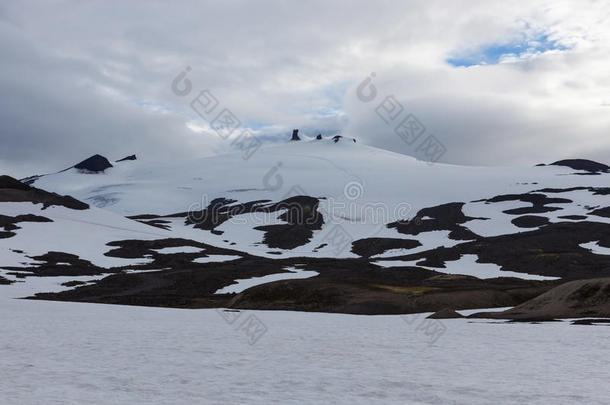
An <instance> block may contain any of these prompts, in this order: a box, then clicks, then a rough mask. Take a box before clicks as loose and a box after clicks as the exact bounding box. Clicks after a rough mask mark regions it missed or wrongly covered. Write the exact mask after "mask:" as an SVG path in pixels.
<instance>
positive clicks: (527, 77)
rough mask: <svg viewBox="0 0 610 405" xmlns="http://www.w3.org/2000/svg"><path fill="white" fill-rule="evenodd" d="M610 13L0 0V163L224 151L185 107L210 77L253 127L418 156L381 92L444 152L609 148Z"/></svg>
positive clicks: (386, 4) (489, 161)
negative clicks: (347, 139)
mask: <svg viewBox="0 0 610 405" xmlns="http://www.w3.org/2000/svg"><path fill="white" fill-rule="evenodd" d="M608 27H610V2H607V1H605V2H604V1H584V0H579V1H560V0H553V1H532V0H528V1H506V0H503V1H490V0H484V1H449V0H446V1H431V0H425V1H329V0H325V1H319V2H318V1H300V2H297V1H283V2H280V1H256V2H252V1H183V2H156V1H140V2H135V1H129V2H127V1H116V2H113V1H98V2H83V1H40V2H29V1H23V0H19V1H3V2H2V3H0V53H1V55H2V57H1V59H0V90H1V96H0V145H1V147H0V173H1V174H5V173H6V174H10V175H13V176H17V177H22V176H26V175H30V174H35V173H44V172H49V171H54V170H58V169H62V168H64V167H66V166H69V165H71V164H74V163H77V162H78V161H80V160H82V159H84V158H86V157H88V156H89V155H92V154H95V153H100V154H102V155H104V156H106V157H108V158H109V159H119V158H121V157H123V156H125V155H128V154H132V153H136V154H138V156H139V158H142V159H154V160H169V159H182V158H190V157H196V156H207V155H212V154H217V153H223V152H227V151H230V150H231V148H232V146H231V139H228V140H224V139H222V138H220V137H219V136H218V135H217V134H216V133H215V132H214V131H213V130H212V129H211V128H210V126H209V123H208V122H206V121H205V120H203V119H201V118H200V117H198V116H197V115H196V114H195V113H194V112H193V110H192V109H191V108H190V103H191V101H192V100H193V99H194V98H196V97H198V95H199V94H200V91H202V90H205V89H207V90H209V92H210V93H209V94H212V95H213V96H214V97H215V98H216V100H218V102H219V108H228V109H229V110H230V111H231V112H232V113H233V114H234V115H235V117H236V118H238V119H239V120H240V122H241V127H240V129H239V131H242V130H244V129H250V130H251V131H253V133H255V134H257V136H258V137H259V139H261V140H262V141H263V142H265V143H272V142H277V141H280V140H284V139H286V138H287V137H288V136H289V132H290V131H291V130H292V128H301V129H302V131H303V132H305V133H308V134H310V135H315V134H317V133H319V132H321V133H323V134H334V133H338V132H341V133H343V134H345V135H348V136H353V137H355V138H357V139H359V140H360V141H361V142H363V143H366V144H370V145H373V146H378V147H382V148H386V149H390V150H393V151H396V152H401V153H405V154H414V149H415V148H416V147H417V146H416V145H417V144H416V143H411V144H409V142H405V140H404V139H402V138H401V137H400V136H398V135H397V134H396V133H395V132H394V128H395V124H396V123H397V122H398V121H391V122H389V123H386V122H385V121H384V119H382V118H381V117H380V116H379V115H378V114H377V112H379V111H380V110H379V108H378V106H379V105H380V103H383V102H384V101H385V104H383V106H385V107H388V105H390V104H388V103H389V101H387V100H388V99H387V97H393V98H390V99H389V100H394V104H392V105H393V106H394V107H396V108H397V109H402V111H401V115H400V116H399V117H398V118H397V119H399V120H401V119H402V117H403V116H406V115H408V114H412V116H413V117H415V118H416V119H417V121H418V122H419V123H421V125H422V126H423V127H424V128H425V135H423V136H428V135H434V136H435V137H436V139H438V140H439V142H441V143H442V145H443V146H444V147H445V149H446V153H445V154H444V155H443V156H442V158H441V161H444V162H450V163H459V164H474V165H513V164H523V165H530V164H535V163H538V162H550V161H553V160H557V159H561V158H568V157H585V158H591V159H596V160H600V161H604V162H606V163H609V162H610V69H609V67H610V28H608ZM187 67H189V69H190V71H188V73H187V75H186V79H188V80H189V81H190V84H191V91H190V92H188V94H186V95H178V94H176V93H175V92H174V91H172V81H173V80H174V78H176V76H177V75H179V74H180V73H181V72H183V71H185V69H187ZM371 74H373V76H371ZM367 78H371V79H372V80H371V81H370V83H369V82H367V83H366V86H364V85H363V86H361V88H360V92H359V90H358V86H359V85H360V84H361V83H362V82H363V80H365V79H367ZM184 83H185V82H184V81H180V86H183V85H185V84H184ZM180 86H179V89H182V88H183V87H180ZM371 86H373V87H371ZM363 89H364V91H367V92H369V93H366V94H367V97H368V96H371V93H370V92H371V91H374V92H375V97H373V99H372V100H369V98H371V97H368V98H367V97H359V96H358V94H362V91H363ZM396 103H400V106H401V107H397V106H398V104H396ZM376 111H377V112H376ZM397 111H398V110H394V112H397ZM386 118H387V117H386ZM235 134H237V132H235ZM421 139H423V138H421Z"/></svg>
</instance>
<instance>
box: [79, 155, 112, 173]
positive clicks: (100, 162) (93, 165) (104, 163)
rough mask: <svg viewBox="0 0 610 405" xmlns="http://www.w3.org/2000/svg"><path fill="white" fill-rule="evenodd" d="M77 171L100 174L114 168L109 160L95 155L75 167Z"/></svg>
mask: <svg viewBox="0 0 610 405" xmlns="http://www.w3.org/2000/svg"><path fill="white" fill-rule="evenodd" d="M73 167H74V168H75V169H78V170H82V171H85V172H91V173H99V172H103V171H104V170H106V169H108V168H109V167H112V165H111V164H110V162H109V161H108V159H106V158H105V157H104V156H101V155H93V156H91V157H90V158H88V159H85V160H83V161H82V162H80V163H78V164H76V165H74V166H73Z"/></svg>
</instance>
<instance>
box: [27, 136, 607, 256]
mask: <svg viewBox="0 0 610 405" xmlns="http://www.w3.org/2000/svg"><path fill="white" fill-rule="evenodd" d="M575 173H581V174H582V173H585V172H576V171H575V170H573V169H571V168H569V167H562V166H544V167H517V168H514V167H464V166H455V165H445V164H430V163H428V162H423V161H418V160H416V159H414V158H411V157H408V156H405V155H400V154H396V153H392V152H389V151H385V150H381V149H376V148H372V147H369V146H366V145H362V144H359V143H355V142H352V141H351V139H347V138H344V139H342V140H340V141H339V142H334V141H333V140H332V139H322V140H310V141H301V142H287V143H286V144H282V145H275V146H268V147H263V148H261V149H259V150H258V151H257V152H256V153H254V154H253V155H252V156H251V157H250V158H249V159H244V158H243V155H242V154H241V153H234V154H228V155H223V156H216V157H211V158H204V159H199V160H193V161H186V162H176V163H174V164H172V165H158V164H155V162H147V161H145V160H134V161H125V162H120V163H118V164H116V165H115V166H114V167H111V168H109V169H107V170H106V171H105V172H104V173H100V174H84V173H82V172H79V171H78V170H76V169H71V170H68V171H65V172H62V173H58V174H54V175H48V176H44V177H42V178H40V179H39V180H37V181H36V182H35V184H34V185H35V186H37V187H40V188H43V189H47V190H51V191H55V192H58V193H61V194H69V195H72V196H74V197H76V198H78V199H80V200H82V201H85V202H87V203H90V204H92V205H95V206H97V207H99V208H103V209H105V210H109V211H112V212H115V213H117V214H120V215H125V216H131V215H139V214H153V215H156V216H163V215H168V214H174V213H184V212H189V211H191V212H194V211H197V210H202V209H204V208H206V207H207V206H208V204H210V202H211V201H213V200H214V199H217V198H225V199H229V200H234V201H235V204H237V203H238V202H239V203H247V202H250V201H258V200H268V201H270V202H279V201H282V200H284V199H286V198H287V197H290V196H295V195H308V196H312V197H316V198H320V201H319V206H318V211H320V212H321V213H322V215H323V217H324V224H323V226H322V227H321V228H320V229H316V230H314V231H313V236H312V238H311V239H310V241H309V242H308V243H306V244H302V245H300V246H298V247H296V248H292V249H270V248H269V246H267V245H266V244H264V243H262V242H263V239H264V232H263V231H261V230H257V229H255V228H256V227H259V226H267V225H273V224H275V225H277V224H282V223H285V222H284V221H281V220H278V219H277V217H278V215H279V214H281V212H282V211H279V212H271V213H261V212H255V213H244V214H242V215H235V216H233V217H232V218H231V219H230V220H228V221H226V222H224V223H222V224H220V225H218V226H217V227H216V228H215V230H216V234H214V233H212V232H210V231H203V230H201V229H195V228H193V226H192V225H188V226H185V224H184V223H185V216H181V217H175V218H165V219H163V220H164V221H168V222H167V227H168V228H170V229H171V231H172V232H173V234H174V235H175V236H179V237H185V238H189V239H194V240H199V241H202V242H206V243H211V244H214V245H216V246H224V247H230V246H233V247H238V248H239V249H242V250H244V251H248V252H249V253H252V254H255V255H262V256H268V257H275V255H278V254H279V255H281V256H327V257H336V256H339V257H355V256H356V255H355V254H353V253H352V252H350V249H349V247H350V246H351V245H350V243H347V244H346V245H345V246H343V245H342V246H338V245H340V244H341V243H339V242H337V243H331V242H336V240H338V239H345V240H347V241H348V242H351V241H355V240H358V239H362V238H370V237H381V238H407V237H408V238H412V237H411V235H409V236H405V235H404V234H401V233H399V232H398V231H397V230H396V229H390V228H388V227H387V226H386V225H387V224H389V223H392V222H394V221H399V220H409V219H411V218H413V217H415V216H416V214H417V212H418V211H419V210H421V209H423V208H426V207H433V206H436V205H439V204H444V203H449V202H463V203H465V205H464V206H463V209H462V210H463V212H464V214H465V215H467V216H470V217H473V218H483V219H473V220H471V221H469V222H468V223H467V224H466V227H467V228H468V229H470V230H471V231H473V232H474V233H475V234H480V235H481V236H494V235H501V234H507V233H516V232H520V231H523V229H522V228H519V227H517V226H515V225H514V224H513V223H512V222H511V221H512V219H514V218H515V215H509V214H506V213H503V211H506V210H509V209H511V208H512V209H515V208H519V207H524V206H528V205H529V204H528V203H526V202H522V201H519V200H512V201H505V202H496V203H489V202H487V201H479V202H472V201H475V200H481V199H488V198H491V197H494V196H497V195H505V194H520V193H527V192H531V191H533V190H538V189H542V188H561V189H565V188H571V187H582V186H586V187H600V186H605V185H607V184H608V175H606V174H601V175H577V174H575ZM549 196H550V197H554V196H553V195H549ZM567 196H568V198H570V199H571V200H572V201H573V203H572V204H568V205H564V206H561V208H562V209H561V210H558V211H554V212H546V213H541V215H542V216H546V217H548V218H549V220H550V222H559V221H563V219H561V218H557V217H558V216H565V215H586V214H587V213H588V211H590V210H589V209H588V207H592V206H596V207H599V206H605V205H608V204H607V203H606V200H607V197H606V196H597V195H593V194H592V193H591V192H589V191H586V190H580V191H573V192H570V193H569V194H567ZM561 197H563V196H561ZM551 206H553V205H551ZM424 219H425V218H424ZM594 220H595V221H601V222H608V219H607V218H603V217H595V218H594ZM448 234H449V231H448V230H433V231H429V232H423V233H419V234H418V235H417V236H416V237H415V238H414V239H417V240H419V241H420V242H421V243H422V246H421V247H419V248H416V249H413V250H411V251H410V253H414V252H417V251H424V250H427V249H432V248H435V247H438V246H452V245H454V244H455V243H457V242H456V240H453V239H451V238H449V237H448ZM233 244H234V245H233ZM321 245H326V246H322V247H320V246H321ZM270 251H271V252H272V253H269V252H270ZM394 253H399V252H394ZM403 253H404V252H403Z"/></svg>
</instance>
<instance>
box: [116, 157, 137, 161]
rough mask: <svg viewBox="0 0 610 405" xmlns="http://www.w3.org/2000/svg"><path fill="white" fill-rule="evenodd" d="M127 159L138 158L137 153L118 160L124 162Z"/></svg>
mask: <svg viewBox="0 0 610 405" xmlns="http://www.w3.org/2000/svg"><path fill="white" fill-rule="evenodd" d="M125 160H137V158H136V155H129V156H125V157H124V158H123V159H119V160H117V162H124V161H125Z"/></svg>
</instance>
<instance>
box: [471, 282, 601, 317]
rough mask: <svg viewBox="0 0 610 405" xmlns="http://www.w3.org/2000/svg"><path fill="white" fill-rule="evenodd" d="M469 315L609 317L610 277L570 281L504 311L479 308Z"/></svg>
mask: <svg viewBox="0 0 610 405" xmlns="http://www.w3.org/2000/svg"><path fill="white" fill-rule="evenodd" d="M471 317H473V318H494V319H515V320H523V319H525V320H528V319H554V318H557V319H561V318H582V317H610V278H599V279H590V280H577V281H572V282H569V283H565V284H562V285H560V286H558V287H555V288H553V289H552V290H550V291H547V292H546V293H544V294H542V295H540V296H538V297H536V298H533V299H531V300H529V301H527V302H525V303H523V304H521V305H518V306H516V307H514V308H511V309H509V310H507V311H503V312H490V313H484V312H480V313H476V314H473V315H471Z"/></svg>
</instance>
